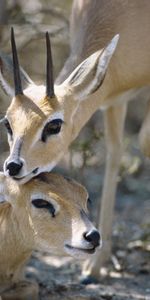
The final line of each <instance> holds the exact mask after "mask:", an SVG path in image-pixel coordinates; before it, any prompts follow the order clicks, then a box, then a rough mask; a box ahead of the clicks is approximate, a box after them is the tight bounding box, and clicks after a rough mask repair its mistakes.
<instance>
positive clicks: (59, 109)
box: [0, 0, 150, 277]
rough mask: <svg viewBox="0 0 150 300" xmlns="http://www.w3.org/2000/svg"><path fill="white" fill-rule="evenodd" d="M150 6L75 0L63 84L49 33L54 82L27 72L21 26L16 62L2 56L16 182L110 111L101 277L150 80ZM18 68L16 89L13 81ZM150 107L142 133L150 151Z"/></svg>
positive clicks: (137, 0) (49, 162)
mask: <svg viewBox="0 0 150 300" xmlns="http://www.w3.org/2000/svg"><path fill="white" fill-rule="evenodd" d="M149 11H150V2H149V1H147V0H143V1H141V0H132V1H129V0H126V1H124V0H119V1H117V0H105V1H103V0H85V1H83V0H74V2H73V9H72V17H71V52H70V57H69V58H68V60H67V62H66V64H65V66H64V69H63V70H62V72H61V74H60V76H59V78H58V80H57V84H55V85H53V73H52V61H51V50H50V43H49V39H48V34H47V38H46V40H47V76H46V87H45V86H44V85H43V86H37V85H35V84H34V83H33V82H32V81H31V80H30V79H29V77H28V76H27V75H26V74H25V73H24V71H23V70H22V69H20V70H19V64H18V59H17V53H16V47H15V42H14V36H13V32H12V38H11V39H12V48H13V68H12V62H11V61H10V60H9V61H8V60H7V58H6V57H3V56H1V58H0V69H1V73H0V81H1V84H2V87H3V89H4V90H5V92H6V93H7V94H10V95H11V96H13V99H12V102H11V104H10V106H9V108H8V110H7V113H6V117H5V121H4V123H5V126H6V128H7V131H8V138H9V145H10V155H9V157H8V158H7V160H6V161H5V163H4V173H5V174H6V175H7V176H11V177H12V178H13V179H15V180H16V181H18V182H20V183H23V182H26V181H28V180H30V179H31V178H32V177H33V176H35V175H37V174H39V173H41V172H43V171H50V170H51V169H52V168H53V167H54V166H55V165H56V164H57V163H58V161H59V160H60V158H61V157H62V156H63V154H64V153H65V151H66V149H67V148H68V146H69V145H70V143H71V142H72V141H73V140H74V139H75V138H76V137H77V135H78V134H79V132H80V130H81V128H82V127H83V126H84V125H85V124H86V123H87V121H88V120H89V118H90V117H91V116H92V115H93V113H94V112H95V111H96V110H97V109H102V110H103V112H104V123H105V136H106V146H107V159H106V173H105V179H104V188H103V194H102V202H101V214H100V221H99V228H101V230H102V235H103V239H104V240H105V243H104V245H103V249H102V251H101V252H98V253H97V255H96V256H95V259H94V260H92V262H90V263H89V265H88V266H87V268H86V270H85V272H86V274H91V275H93V276H95V277H97V276H99V270H100V267H101V265H102V263H104V262H105V261H106V260H107V259H108V257H109V255H110V248H111V245H110V238H111V228H112V221H113V207H114V201H115V192H116V185H117V174H118V169H119V164H120V158H121V153H122V140H123V131H124V121H125V116H126V109H127V101H128V100H129V99H130V98H131V96H133V95H134V94H135V92H137V90H138V89H140V88H141V87H143V86H147V85H149V80H150V68H149V62H150V43H149V38H148V37H149V30H150V18H149ZM118 34H119V35H120V39H119V36H118ZM118 40H119V42H118ZM95 51H96V52H95ZM10 69H12V70H13V72H14V78H15V89H13V86H12V85H10V84H9V80H7V78H8V77H9V79H10V77H11V71H10ZM13 72H12V73H13ZM149 111H150V110H149V108H148V111H147V117H146V120H145V122H144V124H143V127H142V129H141V134H140V141H141V145H142V148H143V149H144V151H145V153H146V154H147V155H149V154H150V148H149V144H150V142H149V138H148V137H149V136H150V135H149V126H148V125H149Z"/></svg>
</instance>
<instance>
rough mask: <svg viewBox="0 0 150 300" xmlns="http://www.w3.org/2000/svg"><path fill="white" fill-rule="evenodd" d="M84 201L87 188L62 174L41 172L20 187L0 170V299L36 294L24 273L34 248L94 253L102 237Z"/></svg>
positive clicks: (73, 253)
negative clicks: (88, 213) (91, 220)
mask: <svg viewBox="0 0 150 300" xmlns="http://www.w3.org/2000/svg"><path fill="white" fill-rule="evenodd" d="M87 201H88V193H87V191H86V189H85V188H84V187H83V186H81V185H80V184H78V183H77V182H75V181H74V180H71V179H68V178H64V177H63V176H61V175H57V174H52V173H50V174H48V173H45V174H42V175H41V176H40V177H39V178H34V179H32V180H31V181H30V182H28V183H26V184H24V185H18V183H17V182H15V181H14V180H12V179H11V178H9V177H5V176H4V174H3V173H0V295H2V299H3V296H5V297H4V299H5V300H6V299H7V297H8V299H9V300H10V299H14V300H17V299H19V300H21V299H32V300H33V299H34V293H35V292H36V295H37V291H36V288H37V287H36V285H35V284H31V283H29V285H28V283H27V282H26V281H24V275H23V266H24V265H25V263H26V262H27V260H28V259H29V257H30V256H31V253H32V250H33V249H39V250H43V251H50V252H52V253H53V254H56V255H68V254H69V255H71V256H73V257H75V258H86V257H88V256H90V255H91V254H93V253H94V252H95V251H96V248H97V247H98V246H99V245H100V243H101V241H100V235H99V232H98V231H97V230H96V229H95V227H94V226H93V224H92V223H91V222H90V220H89V218H88V215H87ZM18 293H19V294H18ZM32 293H33V294H32ZM11 295H12V296H11ZM16 295H17V296H16ZM31 295H32V297H31Z"/></svg>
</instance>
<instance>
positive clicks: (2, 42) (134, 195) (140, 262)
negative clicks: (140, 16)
mask: <svg viewBox="0 0 150 300" xmlns="http://www.w3.org/2000/svg"><path fill="white" fill-rule="evenodd" d="M71 5H72V0H61V1H59V0H47V1H46V0H30V1H24V0H7V1H6V0H0V51H3V52H4V53H6V54H11V53H10V49H11V47H10V28H11V26H12V25H13V27H14V30H15V36H16V42H17V48H18V53H19V60H20V64H21V65H22V67H23V68H24V69H25V71H26V72H27V73H28V74H29V76H30V77H31V78H32V80H34V81H35V82H36V83H43V82H44V81H45V67H46V51H45V32H46V31H48V32H49V33H50V36H51V44H52V53H53V60H54V76H55V78H56V77H57V75H58V74H59V71H60V70H61V68H62V66H63V64H64V62H65V59H66V58H67V56H68V54H69V17H70V12H71ZM149 95H150V93H149V91H148V90H146V89H145V90H143V91H142V92H141V94H140V95H139V97H138V99H133V101H131V102H130V103H129V108H128V116H127V120H126V134H125V138H124V155H123V157H122V162H121V166H120V172H119V176H118V191H117V197H116V198H117V201H116V208H115V216H114V227H113V256H112V261H113V263H110V264H108V266H107V268H104V276H103V277H102V278H103V279H101V291H103V295H104V294H105V293H106V296H107V288H108V286H109V287H110V286H111V288H112V294H113V292H114V291H115V293H116V295H119V293H120V292H119V291H122V288H123V287H126V286H128V287H129V288H131V290H133V291H134V292H135V294H138V292H139V290H140V288H141V293H145V295H148V294H149V292H150V291H148V280H147V278H148V277H147V276H149V275H150V256H149V251H150V233H149V232H150V218H149V216H150V201H149V199H150V184H149V179H150V176H149V174H150V173H149V172H150V163H149V159H147V158H144V157H143V155H142V153H141V152H140V149H139V144H138V133H139V130H140V128H141V125H142V122H143V118H144V116H145V113H146V105H147V101H148V100H149ZM10 100H11V99H10V97H7V96H6V95H5V94H4V92H3V91H2V90H1V89H0V117H1V118H2V117H3V116H4V115H5V111H6V109H7V107H8V106H9V103H10ZM0 153H1V155H0V169H1V170H2V166H3V162H4V159H5V157H7V154H8V144H7V137H6V131H5V129H4V128H3V125H2V124H0ZM105 154H106V149H105V140H104V133H103V115H102V113H101V112H96V114H95V115H94V116H93V117H92V118H91V120H90V121H89V122H88V124H87V125H86V127H85V128H84V129H83V130H82V132H81V133H80V136H79V137H78V138H77V139H76V141H75V142H74V143H73V145H72V146H71V147H70V149H69V150H68V153H66V155H65V156H64V158H63V160H62V161H61V162H60V164H59V166H57V168H56V171H60V172H62V173H64V174H67V175H69V176H72V177H74V178H75V179H77V180H78V181H80V182H82V183H83V184H84V185H85V186H86V187H87V189H88V190H89V194H90V198H91V202H92V203H91V215H92V218H93V220H95V218H96V212H97V211H98V207H99V206H100V196H101V191H102V186H103V178H104V168H105ZM108 188H109V187H108ZM26 272H27V276H28V277H32V278H34V279H35V280H36V281H37V282H38V283H39V285H40V288H41V289H40V290H41V292H40V293H41V299H100V297H101V292H100V289H99V286H95V287H94V289H93V291H92V294H91V290H87V289H84V288H83V286H80V284H79V277H80V272H81V263H77V262H72V260H70V258H69V259H66V258H65V259H64V258H62V259H61V258H56V257H51V256H50V255H49V254H45V253H44V254H43V253H38V252H35V253H34V254H33V257H32V259H31V261H30V263H29V265H28V267H27V269H26ZM125 274H126V276H125ZM118 278H119V279H118ZM131 278H132V280H130V282H129V279H131ZM76 282H78V288H77V286H76V285H75V283H76ZM71 291H72V292H71ZM87 291H88V292H87ZM94 293H95V294H94ZM56 295H57V296H56ZM93 295H95V298H91V297H92V296H93ZM49 297H51V298H49ZM93 297H94V296H93ZM119 297H120V298H119ZM103 299H105V298H103ZM106 299H108V298H106ZM109 299H112V298H109ZM115 299H132V298H125V296H123V298H121V296H118V298H117V296H116V298H115ZM133 299H137V298H133ZM140 299H145V298H140ZM147 299H148V298H147Z"/></svg>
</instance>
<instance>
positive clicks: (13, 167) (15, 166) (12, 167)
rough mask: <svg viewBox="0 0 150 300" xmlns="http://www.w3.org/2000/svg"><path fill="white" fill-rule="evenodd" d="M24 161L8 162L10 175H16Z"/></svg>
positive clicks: (7, 167)
mask: <svg viewBox="0 0 150 300" xmlns="http://www.w3.org/2000/svg"><path fill="white" fill-rule="evenodd" d="M22 166H23V163H22V162H21V161H20V160H17V161H10V162H9V163H7V166H6V169H7V170H8V171H9V175H10V176H16V175H17V174H18V173H19V171H20V170H21V168H22Z"/></svg>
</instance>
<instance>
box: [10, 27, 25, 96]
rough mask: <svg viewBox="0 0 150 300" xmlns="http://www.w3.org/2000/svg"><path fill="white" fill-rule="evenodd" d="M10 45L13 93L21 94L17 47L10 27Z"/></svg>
mask: <svg viewBox="0 0 150 300" xmlns="http://www.w3.org/2000/svg"><path fill="white" fill-rule="evenodd" d="M11 46H12V56H13V72H14V84H15V95H16V96H17V95H23V90H22V85H21V77H20V68H19V61H18V56H17V49H16V43H15V36H14V29H13V28H11Z"/></svg>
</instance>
